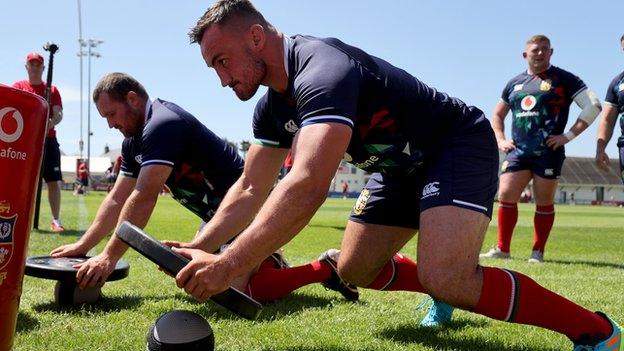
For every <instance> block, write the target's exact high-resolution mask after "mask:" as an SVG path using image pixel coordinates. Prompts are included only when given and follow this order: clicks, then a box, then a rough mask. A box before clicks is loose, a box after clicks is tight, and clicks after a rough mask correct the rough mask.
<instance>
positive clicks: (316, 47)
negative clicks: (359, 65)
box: [291, 35, 350, 68]
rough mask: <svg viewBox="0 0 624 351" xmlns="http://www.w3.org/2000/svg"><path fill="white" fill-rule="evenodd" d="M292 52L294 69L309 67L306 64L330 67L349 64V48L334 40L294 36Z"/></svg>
mask: <svg viewBox="0 0 624 351" xmlns="http://www.w3.org/2000/svg"><path fill="white" fill-rule="evenodd" d="M291 45H292V46H291V48H292V52H293V54H294V57H295V60H296V64H295V65H296V67H298V68H302V67H311V65H309V64H308V63H310V62H314V65H313V66H314V67H318V65H319V64H321V65H323V64H327V65H329V66H330V67H331V65H337V64H340V62H341V61H342V62H345V63H348V62H349V56H350V55H349V48H350V47H349V46H348V45H346V44H345V43H343V42H342V41H340V40H338V39H336V38H317V37H313V36H309V35H296V36H294V37H293V38H292V44H291Z"/></svg>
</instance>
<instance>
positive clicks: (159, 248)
mask: <svg viewBox="0 0 624 351" xmlns="http://www.w3.org/2000/svg"><path fill="white" fill-rule="evenodd" d="M115 234H116V235H117V237H118V238H119V239H121V240H122V241H123V242H125V243H126V244H128V245H129V246H130V247H132V248H133V249H135V250H136V251H138V252H139V253H140V254H142V255H143V256H145V257H147V258H149V259H150V260H151V261H152V262H154V263H156V264H157V265H159V266H160V267H162V268H163V269H164V270H166V271H167V272H168V273H170V274H172V275H174V276H175V275H177V274H178V272H179V271H180V270H181V269H182V268H184V266H186V264H187V263H189V259H187V258H186V257H184V256H182V255H180V254H178V253H177V252H175V251H173V250H172V249H171V248H170V247H169V246H167V245H165V244H163V243H161V242H160V241H158V240H156V239H154V238H152V237H151V236H149V235H148V234H147V233H145V232H144V231H143V230H141V228H139V227H137V226H135V225H133V224H131V223H130V222H127V221H124V222H123V223H121V225H120V226H119V228H118V229H117V232H116V233H115ZM210 299H211V300H212V301H214V302H216V303H218V304H219V305H221V306H223V307H225V308H227V309H228V310H230V311H232V312H234V313H236V314H238V315H239V316H241V317H243V318H247V319H255V318H256V317H258V315H259V314H260V310H262V305H261V304H260V303H259V302H258V301H256V300H254V299H252V298H251V297H249V296H247V295H245V294H243V293H242V292H240V291H238V290H236V289H234V288H228V289H227V290H225V291H224V292H222V293H219V294H217V295H213V296H211V297H210Z"/></svg>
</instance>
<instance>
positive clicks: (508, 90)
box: [501, 79, 515, 105]
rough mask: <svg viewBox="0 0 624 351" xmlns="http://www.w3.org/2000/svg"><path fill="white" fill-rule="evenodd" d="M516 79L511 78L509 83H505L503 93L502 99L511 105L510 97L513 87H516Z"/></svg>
mask: <svg viewBox="0 0 624 351" xmlns="http://www.w3.org/2000/svg"><path fill="white" fill-rule="evenodd" d="M514 85H515V84H514V80H513V79H512V80H510V81H509V82H507V85H505V88H503V92H502V93H501V100H502V101H503V102H504V103H506V104H507V105H509V104H510V103H509V101H510V100H509V97H510V96H511V93H512V92H513V87H514Z"/></svg>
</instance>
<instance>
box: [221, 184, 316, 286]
mask: <svg viewBox="0 0 624 351" xmlns="http://www.w3.org/2000/svg"><path fill="white" fill-rule="evenodd" d="M319 188H322V187H318V186H311V185H310V184H306V182H305V181H304V180H297V179H296V178H285V179H284V180H282V181H281V182H280V183H279V184H278V186H277V187H276V188H275V189H274V190H273V192H272V193H271V195H270V196H269V198H268V199H267V201H266V203H265V205H264V206H263V207H262V209H261V210H260V212H259V213H258V215H257V216H256V218H255V219H254V221H253V222H252V223H251V224H250V225H249V226H248V227H247V229H245V231H244V232H243V233H242V234H241V235H240V236H239V237H238V238H237V239H236V240H235V241H234V243H233V244H232V245H231V246H230V247H229V248H228V249H227V250H226V251H225V252H224V254H222V255H221V256H222V257H221V258H222V259H223V262H224V263H225V264H226V265H227V266H229V267H231V268H232V272H233V274H234V275H235V276H238V275H241V274H244V273H245V272H248V271H249V270H250V269H252V268H253V267H254V266H255V265H257V264H259V263H260V262H261V261H262V260H263V259H264V258H266V257H267V256H269V255H270V254H271V253H273V252H274V251H275V250H277V249H279V248H280V247H282V246H283V245H284V244H286V243H287V242H289V241H290V240H291V239H292V238H293V237H295V236H296V235H297V234H298V233H299V231H300V230H301V229H303V228H304V227H305V225H306V224H307V223H308V222H309V221H310V218H312V216H313V215H314V213H315V212H316V210H317V209H318V208H319V207H320V206H321V205H322V204H323V201H324V200H325V198H326V196H327V193H326V192H323V191H319V190H318V189H319Z"/></svg>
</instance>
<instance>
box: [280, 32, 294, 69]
mask: <svg viewBox="0 0 624 351" xmlns="http://www.w3.org/2000/svg"><path fill="white" fill-rule="evenodd" d="M282 36H283V37H284V69H285V70H286V77H288V76H289V72H288V49H289V48H290V43H291V42H292V39H290V37H288V36H287V35H286V34H284V33H282Z"/></svg>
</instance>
